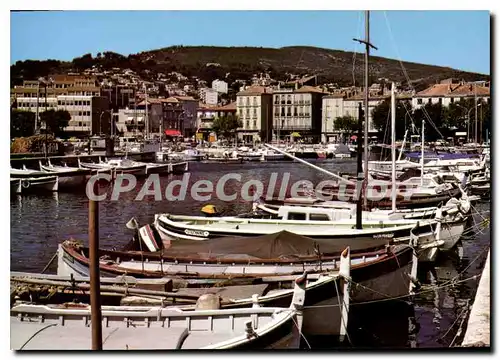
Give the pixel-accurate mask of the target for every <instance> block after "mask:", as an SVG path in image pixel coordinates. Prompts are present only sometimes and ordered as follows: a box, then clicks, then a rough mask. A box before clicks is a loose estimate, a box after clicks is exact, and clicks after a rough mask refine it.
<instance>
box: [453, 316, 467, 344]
mask: <svg viewBox="0 0 500 360" xmlns="http://www.w3.org/2000/svg"><path fill="white" fill-rule="evenodd" d="M465 318H466V316H463V317H462V321H461V322H460V325H459V326H458V331H457V333H456V334H455V336H454V337H453V340H451V343H450V346H449V347H452V346H453V343H454V342H455V340H456V339H457V337H459V336H460V334H462V326H463V324H464V321H465Z"/></svg>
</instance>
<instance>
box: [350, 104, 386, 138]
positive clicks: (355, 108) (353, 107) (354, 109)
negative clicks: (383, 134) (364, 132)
mask: <svg viewBox="0 0 500 360" xmlns="http://www.w3.org/2000/svg"><path fill="white" fill-rule="evenodd" d="M364 99H365V98H364V95H363V94H357V95H354V96H352V97H350V98H346V99H344V105H343V106H344V116H351V117H353V118H355V119H359V105H360V104H361V107H362V109H363V110H365V100H364ZM387 99H390V96H385V95H381V96H380V95H370V96H369V98H368V116H367V117H368V132H369V133H370V134H373V135H375V134H376V133H377V132H378V131H377V129H376V128H375V127H374V126H373V119H372V111H373V109H375V108H376V107H377V106H378V105H379V104H380V103H382V102H383V101H385V100H387Z"/></svg>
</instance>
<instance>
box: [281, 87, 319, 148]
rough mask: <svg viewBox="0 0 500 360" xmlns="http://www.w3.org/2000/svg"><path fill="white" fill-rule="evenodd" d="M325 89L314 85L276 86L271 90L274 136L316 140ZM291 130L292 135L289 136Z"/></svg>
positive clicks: (286, 138)
mask: <svg viewBox="0 0 500 360" xmlns="http://www.w3.org/2000/svg"><path fill="white" fill-rule="evenodd" d="M324 95H325V93H324V92H323V91H322V90H320V89H318V88H316V87H313V86H303V87H301V88H300V89H297V90H295V89H279V90H275V91H274V93H273V122H272V124H273V139H278V138H279V139H281V140H292V139H293V138H294V137H300V139H302V140H304V141H306V142H319V141H320V138H321V124H322V121H321V119H322V110H321V109H322V101H323V96H324ZM292 134H293V136H292Z"/></svg>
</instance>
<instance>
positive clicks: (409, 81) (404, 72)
mask: <svg viewBox="0 0 500 360" xmlns="http://www.w3.org/2000/svg"><path fill="white" fill-rule="evenodd" d="M384 18H385V23H386V25H387V29H388V30H389V36H390V37H391V41H392V45H393V47H394V50H395V51H396V54H397V56H398V60H399V63H400V65H401V69H402V70H403V74H404V76H405V79H406V81H407V82H408V86H409V87H410V88H411V89H412V90H415V88H414V87H413V86H412V84H411V80H410V77H409V76H408V73H407V71H406V69H405V67H404V64H403V61H402V60H401V56H400V55H399V51H398V48H397V46H396V42H395V41H394V36H393V34H392V30H391V25H390V24H389V19H388V18H387V13H386V11H384ZM421 109H422V113H423V114H424V116H425V117H426V118H427V121H428V122H429V124H430V125H431V126H432V127H433V128H434V129H435V130H436V131H437V133H438V134H439V135H440V136H441V138H443V139H444V136H443V134H441V132H440V131H439V129H438V128H437V126H436V124H434V121H432V119H431V117H430V116H429V113H428V112H427V110H426V109H425V106H422V107H421ZM410 118H411V115H410ZM422 121H423V120H422ZM422 141H423V139H422ZM422 146H423V144H422Z"/></svg>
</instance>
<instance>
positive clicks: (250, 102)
mask: <svg viewBox="0 0 500 360" xmlns="http://www.w3.org/2000/svg"><path fill="white" fill-rule="evenodd" d="M272 101H273V94H272V90H271V89H268V88H265V87H262V86H251V87H249V88H247V89H246V90H243V91H240V92H239V93H237V94H236V114H237V116H238V118H239V119H240V120H241V122H242V127H241V128H239V129H238V139H239V140H241V141H243V142H245V143H252V142H256V141H262V142H267V141H271V139H272V125H273V124H272V114H273V103H272Z"/></svg>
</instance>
